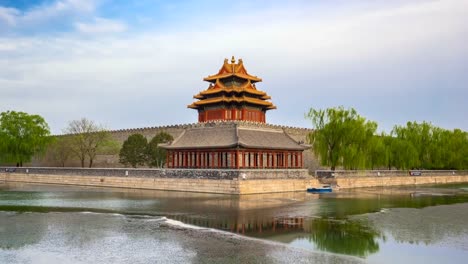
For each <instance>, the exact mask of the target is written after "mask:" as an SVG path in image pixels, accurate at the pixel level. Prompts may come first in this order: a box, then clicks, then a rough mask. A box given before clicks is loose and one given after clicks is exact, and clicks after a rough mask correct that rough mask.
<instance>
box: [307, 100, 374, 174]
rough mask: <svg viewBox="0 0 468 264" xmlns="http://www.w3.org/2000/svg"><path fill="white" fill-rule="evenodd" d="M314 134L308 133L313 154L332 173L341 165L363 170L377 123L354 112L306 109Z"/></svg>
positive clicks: (349, 110) (347, 110) (351, 110)
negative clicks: (328, 167) (329, 168)
mask: <svg viewBox="0 0 468 264" xmlns="http://www.w3.org/2000/svg"><path fill="white" fill-rule="evenodd" d="M306 117H307V118H309V119H310V120H311V121H312V124H313V125H314V127H315V131H314V132H313V133H310V134H309V141H310V143H311V144H312V145H313V150H314V151H315V154H316V155H318V156H319V157H320V160H321V163H322V165H324V166H330V167H331V169H332V170H334V169H335V168H336V167H337V166H340V165H342V166H343V167H345V168H347V169H357V168H364V167H366V161H367V159H366V151H367V149H368V148H369V146H368V145H369V142H370V140H371V139H372V137H373V135H374V133H375V131H376V129H377V124H376V123H375V122H371V121H367V120H366V119H365V118H363V117H361V116H359V115H358V114H357V112H356V110H354V109H352V108H351V109H344V108H343V107H339V108H328V109H326V110H315V109H310V111H309V113H308V114H307V115H306Z"/></svg>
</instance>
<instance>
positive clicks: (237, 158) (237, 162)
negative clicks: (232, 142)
mask: <svg viewBox="0 0 468 264" xmlns="http://www.w3.org/2000/svg"><path fill="white" fill-rule="evenodd" d="M234 162H235V163H236V169H239V167H240V163H239V150H238V149H236V157H235V158H234Z"/></svg>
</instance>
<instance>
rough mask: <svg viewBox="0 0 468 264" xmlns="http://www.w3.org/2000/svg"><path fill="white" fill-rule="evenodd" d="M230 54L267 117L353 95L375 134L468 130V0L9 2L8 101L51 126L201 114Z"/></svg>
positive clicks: (290, 120) (3, 65)
mask: <svg viewBox="0 0 468 264" xmlns="http://www.w3.org/2000/svg"><path fill="white" fill-rule="evenodd" d="M231 56H235V57H236V58H242V59H243V61H244V65H245V67H246V69H247V71H248V72H249V73H250V74H252V75H256V76H259V77H261V78H262V79H263V82H261V83H259V84H257V88H258V89H260V90H263V91H265V92H267V93H268V94H269V95H270V96H271V97H272V102H273V103H274V104H275V105H276V106H277V107H278V109H276V110H271V111H268V112H267V122H268V123H272V124H281V125H287V126H295V127H307V128H312V124H311V122H310V120H307V119H305V118H304V115H305V113H307V112H308V111H309V109H310V108H315V109H325V108H328V107H337V106H344V107H345V108H350V107H353V108H355V109H356V110H357V112H358V113H359V114H360V115H361V116H364V117H365V118H367V119H369V120H372V121H375V122H377V123H378V125H379V131H386V132H390V130H391V129H392V127H393V126H394V125H404V124H405V123H406V122H407V121H417V122H422V121H427V122H431V123H432V124H434V125H436V126H440V127H443V128H447V129H454V128H461V129H463V130H466V131H468V117H467V116H468V101H467V100H468V1H466V0H443V1H442V0H441V1H435V0H413V1H408V0H404V1H403V0H393V1H385V0H374V1H358V0H327V1H325V0H324V1H319V0H317V1H307V0H305V1H275V0H272V1H262V0H260V1H244V0H239V1H221V0H217V1H203V0H201V1H183V0H179V1H158V0H139V1H127V0H36V1H34V0H0V112H3V111H7V110H14V111H23V112H27V113H29V114H39V115H41V116H43V117H44V118H45V120H46V121H47V122H48V124H49V126H50V128H51V131H52V133H53V134H60V133H62V131H63V129H64V128H66V127H67V124H68V123H69V122H70V121H71V120H76V119H80V118H82V117H85V118H88V119H90V120H93V121H95V122H97V123H100V124H102V125H103V126H105V127H106V128H108V129H125V128H139V127H153V126H162V125H174V124H185V123H194V122H197V112H196V111H195V110H193V109H188V108H187V105H189V104H191V103H192V102H193V101H194V99H193V98H192V96H193V95H195V94H197V93H198V92H200V91H202V90H205V89H206V88H207V87H208V83H206V82H204V81H203V78H204V77H206V76H208V75H212V74H215V73H217V72H218V70H219V69H220V67H221V65H222V63H223V60H224V58H231Z"/></svg>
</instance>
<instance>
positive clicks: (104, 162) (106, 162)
mask: <svg viewBox="0 0 468 264" xmlns="http://www.w3.org/2000/svg"><path fill="white" fill-rule="evenodd" d="M234 124H239V125H241V126H243V127H251V128H270V129H282V130H284V131H285V132H286V134H288V135H289V136H290V137H291V138H293V139H294V140H296V141H297V142H305V143H307V134H308V133H310V132H312V131H313V130H312V129H309V128H299V127H288V126H280V125H272V124H265V123H257V122H248V121H218V122H207V123H192V124H181V125H169V126H159V127H144V128H134V129H120V130H112V131H109V132H110V133H111V135H112V138H113V139H115V140H116V141H117V142H119V144H120V145H121V144H122V143H123V142H124V141H125V140H126V139H127V138H128V137H129V136H130V135H132V134H136V133H139V134H142V135H143V136H145V137H146V138H147V139H148V141H149V140H151V139H152V138H153V137H154V136H155V135H156V134H158V133H160V132H166V133H169V134H170V135H171V136H172V137H173V138H177V137H179V136H180V135H181V134H182V132H183V131H184V130H185V129H187V128H192V127H210V126H231V125H234ZM27 166H34V167H51V166H60V164H57V163H56V162H55V161H52V160H51V159H49V158H48V157H42V158H36V159H35V160H34V161H33V162H32V163H30V164H27ZM66 166H67V167H80V163H79V161H78V160H77V159H76V158H75V159H73V160H70V161H67V163H66ZM304 166H305V168H308V169H309V171H310V172H312V171H314V170H315V169H317V168H318V161H317V158H316V157H315V156H314V155H313V154H312V151H311V150H305V151H304ZM94 167H102V168H121V167H123V165H122V164H120V163H119V157H118V155H98V156H97V157H96V160H95V161H94Z"/></svg>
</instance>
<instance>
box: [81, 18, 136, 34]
mask: <svg viewBox="0 0 468 264" xmlns="http://www.w3.org/2000/svg"><path fill="white" fill-rule="evenodd" d="M75 28H76V29H77V30H78V31H79V32H81V33H86V34H101V33H120V32H124V31H125V30H127V25H126V24H125V23H122V22H119V21H115V20H110V19H104V18H95V19H94V22H93V23H79V22H77V23H75Z"/></svg>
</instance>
